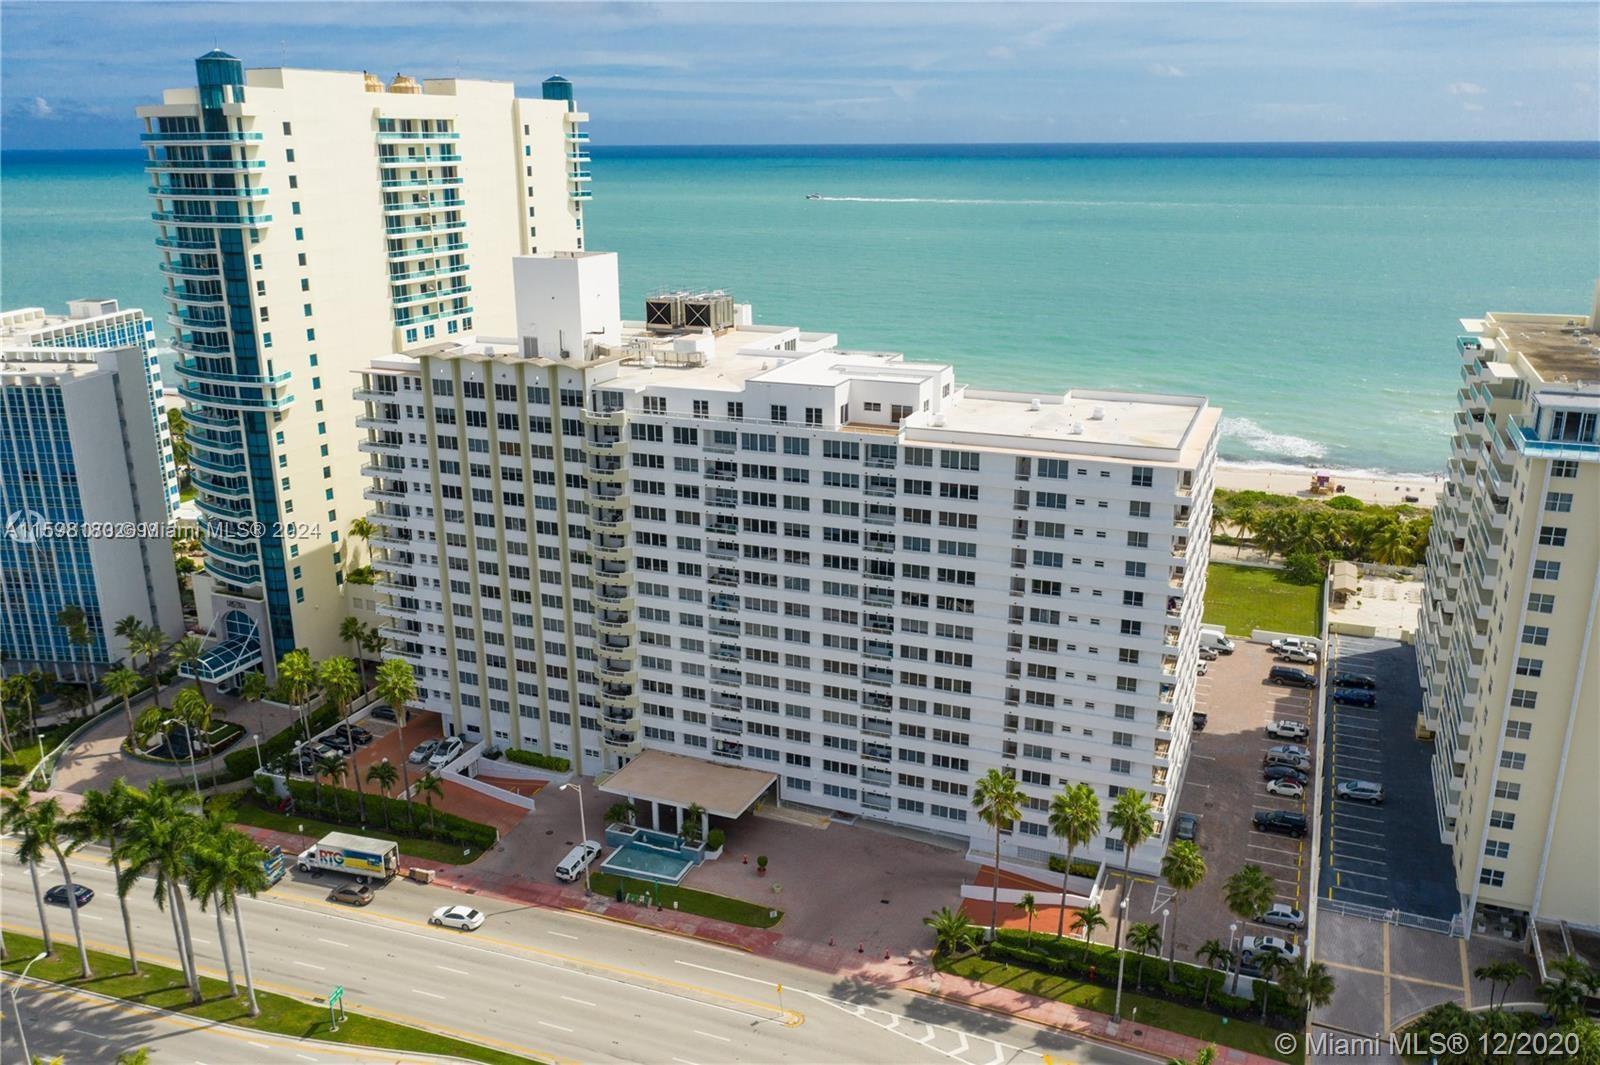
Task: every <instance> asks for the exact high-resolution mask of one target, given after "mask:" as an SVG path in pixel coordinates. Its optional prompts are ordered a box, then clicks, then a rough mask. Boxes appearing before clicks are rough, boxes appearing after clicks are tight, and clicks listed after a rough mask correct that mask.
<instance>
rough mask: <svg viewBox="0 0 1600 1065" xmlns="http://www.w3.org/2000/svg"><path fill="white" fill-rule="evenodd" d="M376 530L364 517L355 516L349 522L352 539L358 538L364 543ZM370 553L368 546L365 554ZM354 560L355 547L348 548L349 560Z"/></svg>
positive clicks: (352, 561)
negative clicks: (353, 519) (355, 517)
mask: <svg viewBox="0 0 1600 1065" xmlns="http://www.w3.org/2000/svg"><path fill="white" fill-rule="evenodd" d="M376 531H377V530H376V529H374V528H373V525H372V522H370V521H368V520H367V519H366V518H357V519H356V520H355V521H352V522H351V523H350V538H351V539H352V540H360V541H361V542H363V543H366V542H367V541H368V540H371V539H372V534H373V533H374V532H376ZM371 553H372V551H371V549H370V548H369V549H368V551H367V554H369V555H370V554H371ZM355 560H356V552H355V548H354V547H352V548H351V549H350V562H351V563H354V562H355Z"/></svg>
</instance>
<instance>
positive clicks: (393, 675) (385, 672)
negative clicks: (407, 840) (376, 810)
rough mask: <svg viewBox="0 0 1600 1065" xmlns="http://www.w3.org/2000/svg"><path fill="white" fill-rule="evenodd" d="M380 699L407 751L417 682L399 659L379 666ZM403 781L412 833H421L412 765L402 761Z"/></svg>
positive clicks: (403, 791) (401, 773) (389, 660)
mask: <svg viewBox="0 0 1600 1065" xmlns="http://www.w3.org/2000/svg"><path fill="white" fill-rule="evenodd" d="M376 682H377V689H378V698H379V699H382V700H383V701H384V703H386V704H387V705H388V706H389V707H390V708H391V709H392V710H394V717H395V723H396V724H397V725H398V726H399V732H400V750H401V751H402V752H404V751H405V749H406V720H407V719H408V718H409V717H410V716H411V712H410V709H409V707H410V704H411V700H413V699H415V698H416V697H417V678H416V676H415V674H413V673H412V672H411V667H410V666H409V665H407V664H406V663H405V662H404V661H402V660H401V659H398V658H390V659H388V660H386V661H384V662H381V663H379V665H378V673H377V677H376ZM400 779H401V781H402V786H401V789H400V794H401V795H402V796H404V797H405V800H406V819H407V820H408V821H410V822H411V831H413V832H415V831H416V830H417V812H416V807H415V806H413V805H412V803H411V764H410V762H409V761H408V760H407V759H405V758H403V757H402V758H401V759H400Z"/></svg>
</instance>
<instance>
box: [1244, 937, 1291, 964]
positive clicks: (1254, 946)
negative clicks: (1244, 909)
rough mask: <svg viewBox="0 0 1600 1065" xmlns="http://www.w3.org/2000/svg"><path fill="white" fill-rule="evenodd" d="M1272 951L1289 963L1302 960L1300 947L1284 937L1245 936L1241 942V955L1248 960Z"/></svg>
mask: <svg viewBox="0 0 1600 1065" xmlns="http://www.w3.org/2000/svg"><path fill="white" fill-rule="evenodd" d="M1268 951H1271V952H1272V953H1273V954H1276V955H1278V956H1279V957H1282V958H1284V959H1285V960H1287V961H1291V962H1296V961H1299V960H1300V945H1299V944H1298V943H1296V942H1294V941H1293V940H1290V939H1284V938H1283V937H1282V936H1245V937H1244V939H1242V940H1240V941H1239V953H1240V954H1242V955H1243V956H1244V957H1246V958H1251V957H1254V956H1255V955H1257V954H1264V953H1266V952H1268Z"/></svg>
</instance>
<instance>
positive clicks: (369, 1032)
mask: <svg viewBox="0 0 1600 1065" xmlns="http://www.w3.org/2000/svg"><path fill="white" fill-rule="evenodd" d="M5 942H6V956H7V958H8V960H7V961H6V962H5V965H4V968H5V971H6V972H18V971H20V970H21V969H22V967H23V966H24V965H26V964H28V962H29V960H30V959H32V958H33V956H34V955H36V954H38V953H39V951H40V950H41V949H42V948H43V943H42V942H41V941H40V940H39V939H38V937H36V936H24V935H18V934H16V933H13V932H6V933H5ZM89 965H90V967H91V968H92V969H93V970H94V972H95V975H94V977H92V978H91V979H88V980H80V979H78V952H77V948H76V946H75V945H74V944H73V940H72V937H71V936H67V937H64V938H63V937H60V936H58V937H56V954H55V956H54V957H51V958H46V959H45V960H44V961H41V962H39V963H38V964H37V965H35V966H34V967H33V968H32V969H31V970H30V971H29V973H28V975H29V976H35V977H38V978H39V979H41V980H49V981H51V982H53V983H58V984H63V985H65V986H67V987H81V988H83V989H84V990H86V991H95V992H98V993H99V994H102V995H110V996H112V997H113V998H120V999H126V1000H128V1001H130V1002H137V1003H140V1004H142V1005H146V1006H159V1007H161V1008H162V1009H168V1010H172V1011H173V1012H175V1013H181V1014H184V1015H185V1016H188V1017H196V1018H202V1019H205V1020H209V1021H221V1022H224V1023H227V1024H236V1025H238V1026H239V1027H241V1028H253V1029H255V1030H256V1031H261V1032H271V1033H273V1034H275V1035H285V1036H289V1037H290V1038H293V1039H322V1040H326V1041H328V1042H331V1043H348V1044H351V1045H353V1046H367V1047H382V1048H384V1049H387V1050H397V1051H402V1052H404V1051H410V1052H412V1053H419V1054H445V1055H449V1056H451V1057H457V1058H465V1059H467V1060H468V1061H482V1062H487V1063H489V1065H531V1063H533V1062H534V1059H533V1058H526V1057H523V1056H521V1055H520V1054H511V1053H508V1052H506V1051H503V1050H495V1049H493V1048H491V1047H485V1046H479V1045H478V1044H476V1043H469V1042H466V1041H465V1040H461V1039H452V1038H450V1037H449V1036H444V1035H438V1034H436V1033H434V1032H430V1031H427V1030H426V1029H423V1028H413V1027H411V1026H409V1025H404V1024H397V1023H395V1022H394V1021H386V1020H381V1019H379V1018H377V1017H363V1016H361V1014H360V1013H359V1012H357V1011H356V1010H350V1011H349V1017H348V1018H347V1019H346V1020H345V1021H344V1022H343V1023H342V1024H340V1025H339V1030H338V1031H337V1032H335V1031H332V1030H330V1026H329V1024H328V1009H327V1007H326V1006H318V1005H313V1004H311V1003H309V1002H301V1001H300V1000H298V999H293V998H290V997H288V996H287V995H278V994H274V993H272V992H270V991H260V990H258V991H257V992H256V1001H257V1002H258V1003H260V1005H261V1015H260V1016H258V1017H251V1016H250V1013H249V1006H248V1004H247V1003H246V1000H245V998H244V995H243V993H242V992H241V993H240V995H239V997H237V998H230V997H229V995H228V985H227V983H226V982H224V981H222V980H213V979H211V978H209V977H202V978H201V980H200V990H201V992H202V994H203V995H204V996H205V997H204V1000H203V1001H201V1002H200V1003H199V1004H198V1005H191V1004H190V1003H189V993H188V990H187V989H186V988H185V987H184V985H183V974H182V973H180V972H178V971H177V970H176V969H168V968H165V967H163V966H159V965H151V964H150V963H149V962H143V963H141V965H140V968H141V970H142V971H141V972H140V974H139V975H138V976H133V975H131V974H130V973H129V972H128V959H127V958H125V957H121V956H118V955H115V954H106V953H103V952H101V951H98V950H91V951H90V952H89ZM241 986H242V984H241Z"/></svg>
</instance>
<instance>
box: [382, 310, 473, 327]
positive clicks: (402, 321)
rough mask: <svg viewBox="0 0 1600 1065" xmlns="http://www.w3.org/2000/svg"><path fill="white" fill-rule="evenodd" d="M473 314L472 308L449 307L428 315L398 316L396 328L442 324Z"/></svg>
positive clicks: (396, 316)
mask: <svg viewBox="0 0 1600 1065" xmlns="http://www.w3.org/2000/svg"><path fill="white" fill-rule="evenodd" d="M471 313H472V308H471V307H447V308H444V309H442V310H438V311H433V312H430V313H428V314H406V315H401V314H396V315H395V317H394V324H395V328H396V329H399V328H401V327H403V326H408V325H416V324H417V323H418V322H441V321H444V320H445V319H446V318H460V317H462V316H463V315H468V314H471Z"/></svg>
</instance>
